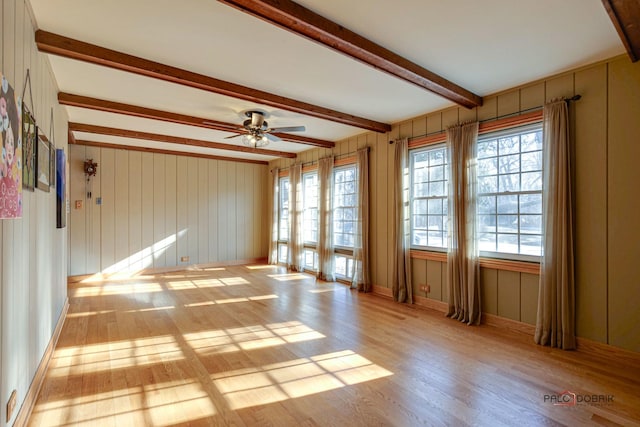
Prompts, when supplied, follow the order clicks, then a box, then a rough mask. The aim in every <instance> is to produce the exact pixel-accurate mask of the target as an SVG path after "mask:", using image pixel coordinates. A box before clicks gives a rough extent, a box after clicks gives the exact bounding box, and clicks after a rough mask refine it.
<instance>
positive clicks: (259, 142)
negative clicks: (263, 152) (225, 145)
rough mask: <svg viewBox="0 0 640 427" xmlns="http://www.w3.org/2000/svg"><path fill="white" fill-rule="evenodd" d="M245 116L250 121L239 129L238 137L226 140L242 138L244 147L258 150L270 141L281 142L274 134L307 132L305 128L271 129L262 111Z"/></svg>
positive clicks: (247, 112) (251, 112)
mask: <svg viewBox="0 0 640 427" xmlns="http://www.w3.org/2000/svg"><path fill="white" fill-rule="evenodd" d="M244 115H245V116H247V117H248V119H247V120H245V121H244V122H243V123H242V127H239V128H238V130H239V131H240V132H239V133H238V134H237V135H233V136H228V137H226V138H225V139H231V138H237V137H239V136H241V137H242V142H243V143H244V145H247V146H249V147H252V148H256V147H263V146H265V145H267V144H268V143H269V141H280V138H278V137H277V136H275V135H272V133H273V132H303V131H304V130H305V127H304V126H287V127H279V128H270V127H269V124H268V123H267V122H266V120H265V119H264V118H265V113H263V112H262V111H255V110H252V111H246V112H245V113H244Z"/></svg>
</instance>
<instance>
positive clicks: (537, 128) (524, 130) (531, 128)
mask: <svg viewBox="0 0 640 427" xmlns="http://www.w3.org/2000/svg"><path fill="white" fill-rule="evenodd" d="M532 132H540V149H539V150H538V149H535V150H528V151H524V152H523V151H522V145H519V150H518V151H517V152H514V153H507V154H501V153H500V147H499V145H500V144H499V143H498V144H497V147H496V149H497V151H496V155H495V156H491V157H485V158H482V159H481V158H480V157H479V159H478V194H477V197H478V203H477V211H476V213H477V218H478V230H477V233H478V236H477V238H478V245H480V239H481V235H482V234H495V236H496V240H495V241H496V243H495V244H496V246H495V248H496V250H495V251H488V250H481V251H480V255H481V256H483V257H487V258H499V259H508V260H517V261H534V262H539V261H540V258H541V256H540V255H533V254H524V253H521V252H520V251H521V241H522V237H523V236H527V237H533V238H535V237H536V236H539V237H540V241H541V242H542V226H543V220H544V218H543V210H542V208H541V210H540V212H539V213H537V212H536V213H527V212H521V205H522V198H523V196H524V197H529V198H531V199H534V198H537V196H539V197H540V200H542V175H543V171H542V138H543V135H542V123H539V122H538V123H533V124H529V125H525V126H519V127H514V128H510V129H505V130H501V131H496V132H491V133H486V134H483V135H480V136H479V137H478V144H482V143H485V142H487V141H492V140H497V141H499V140H500V139H501V138H507V137H509V136H515V135H519V136H520V138H521V135H523V134H528V133H532ZM520 141H521V140H520ZM479 148H480V146H479ZM538 152H539V153H540V154H539V155H540V169H535V170H534V169H530V170H525V171H523V170H522V166H523V164H522V157H523V156H522V155H523V154H525V155H526V154H534V153H538ZM516 154H517V155H518V169H519V172H517V173H513V174H511V173H501V171H500V158H501V157H507V156H514V155H516ZM478 155H479V156H480V153H478ZM489 159H496V173H495V174H490V175H483V174H482V172H481V171H480V162H481V161H482V160H489ZM523 173H532V174H533V173H536V174H537V173H539V174H540V188H539V190H538V189H536V190H524V191H523V190H521V189H520V188H519V189H518V191H514V190H510V191H500V190H501V189H500V185H501V180H500V177H501V176H507V175H518V179H519V184H518V185H520V184H521V183H522V174H523ZM494 176H495V178H496V185H497V186H498V187H497V191H494V192H481V183H480V181H481V179H482V178H483V177H486V178H490V177H494ZM501 196H502V197H505V196H509V197H515V198H517V202H516V211H515V212H509V213H499V212H498V209H499V201H498V198H499V197H501ZM483 197H486V198H488V199H490V198H491V197H493V198H494V203H493V210H492V213H490V214H486V215H485V212H488V211H484V212H483V211H482V207H481V206H480V203H481V200H480V199H481V198H483ZM540 206H542V202H540ZM492 215H495V231H494V232H486V231H483V230H482V228H481V227H482V226H481V224H480V221H481V220H482V219H483V218H484V217H485V216H492ZM500 216H502V217H517V222H518V231H517V232H516V233H514V232H506V231H503V232H500V225H499V217H500ZM527 217H530V218H532V219H533V218H534V217H537V218H539V220H540V234H538V233H523V232H522V223H523V221H522V219H523V218H527ZM534 221H535V220H534ZM500 235H503V236H508V235H511V236H517V246H518V253H513V252H504V251H499V250H498V239H499V236H500ZM541 244H542V243H541ZM540 251H541V253H542V247H541V248H540Z"/></svg>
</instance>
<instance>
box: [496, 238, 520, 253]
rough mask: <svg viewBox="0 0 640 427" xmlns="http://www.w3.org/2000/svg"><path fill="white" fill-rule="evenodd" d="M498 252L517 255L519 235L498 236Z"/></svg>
mask: <svg viewBox="0 0 640 427" xmlns="http://www.w3.org/2000/svg"><path fill="white" fill-rule="evenodd" d="M498 252H506V253H509V254H517V253H518V235H517V234H498Z"/></svg>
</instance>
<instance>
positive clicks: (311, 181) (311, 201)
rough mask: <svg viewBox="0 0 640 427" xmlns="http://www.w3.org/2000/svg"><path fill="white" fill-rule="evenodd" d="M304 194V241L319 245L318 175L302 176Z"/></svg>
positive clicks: (315, 173)
mask: <svg viewBox="0 0 640 427" xmlns="http://www.w3.org/2000/svg"><path fill="white" fill-rule="evenodd" d="M302 192H303V201H304V203H303V208H304V210H303V213H302V221H303V240H304V242H305V243H318V173H317V172H313V173H308V174H305V175H303V176H302Z"/></svg>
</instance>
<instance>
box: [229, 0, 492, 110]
mask: <svg viewBox="0 0 640 427" xmlns="http://www.w3.org/2000/svg"><path fill="white" fill-rule="evenodd" d="M219 1H220V2H221V3H225V4H227V5H229V6H232V7H235V8H236V9H238V10H241V11H243V12H246V13H248V14H250V15H253V16H255V17H257V18H260V19H262V20H263V21H266V22H269V23H271V24H274V25H277V26H278V27H280V28H283V29H285V30H287V31H290V32H292V33H294V34H297V35H300V36H303V37H306V38H308V39H311V40H313V41H315V42H317V43H320V44H322V45H325V46H327V47H329V48H331V49H333V50H336V51H338V52H340V53H342V54H345V55H347V56H350V57H352V58H354V59H357V60H358V61H361V62H364V63H365V64H368V65H371V66H372V67H373V68H375V69H378V70H382V71H385V72H387V73H389V74H391V75H393V76H396V77H398V78H400V79H402V80H405V81H407V82H409V83H413V84H415V85H417V86H420V87H422V88H424V89H427V90H429V91H431V92H433V93H436V94H438V95H440V96H442V97H444V98H446V99H448V100H450V101H453V102H455V103H456V104H458V105H461V106H464V107H467V108H473V107H478V106H480V105H482V98H481V97H480V96H478V95H476V94H474V93H472V92H470V91H468V90H466V89H464V88H462V87H460V86H458V85H456V84H455V83H452V82H450V81H449V80H447V79H445V78H444V77H441V76H439V75H437V74H435V73H433V72H431V71H429V70H427V69H425V68H423V67H421V66H420V65H418V64H416V63H414V62H411V61H409V60H408V59H406V58H403V57H402V56H400V55H398V54H396V53H394V52H392V51H390V50H388V49H386V48H384V47H382V46H380V45H378V44H376V43H374V42H372V41H371V40H369V39H366V38H364V37H362V36H361V35H359V34H356V33H354V32H353V31H351V30H348V29H346V28H344V27H342V26H340V25H339V24H337V23H335V22H333V21H330V20H329V19H327V18H325V17H323V16H321V15H318V14H317V13H315V12H313V11H311V10H309V9H307V8H305V7H303V6H301V5H299V4H298V3H295V2H293V1H291V0H219Z"/></svg>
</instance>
